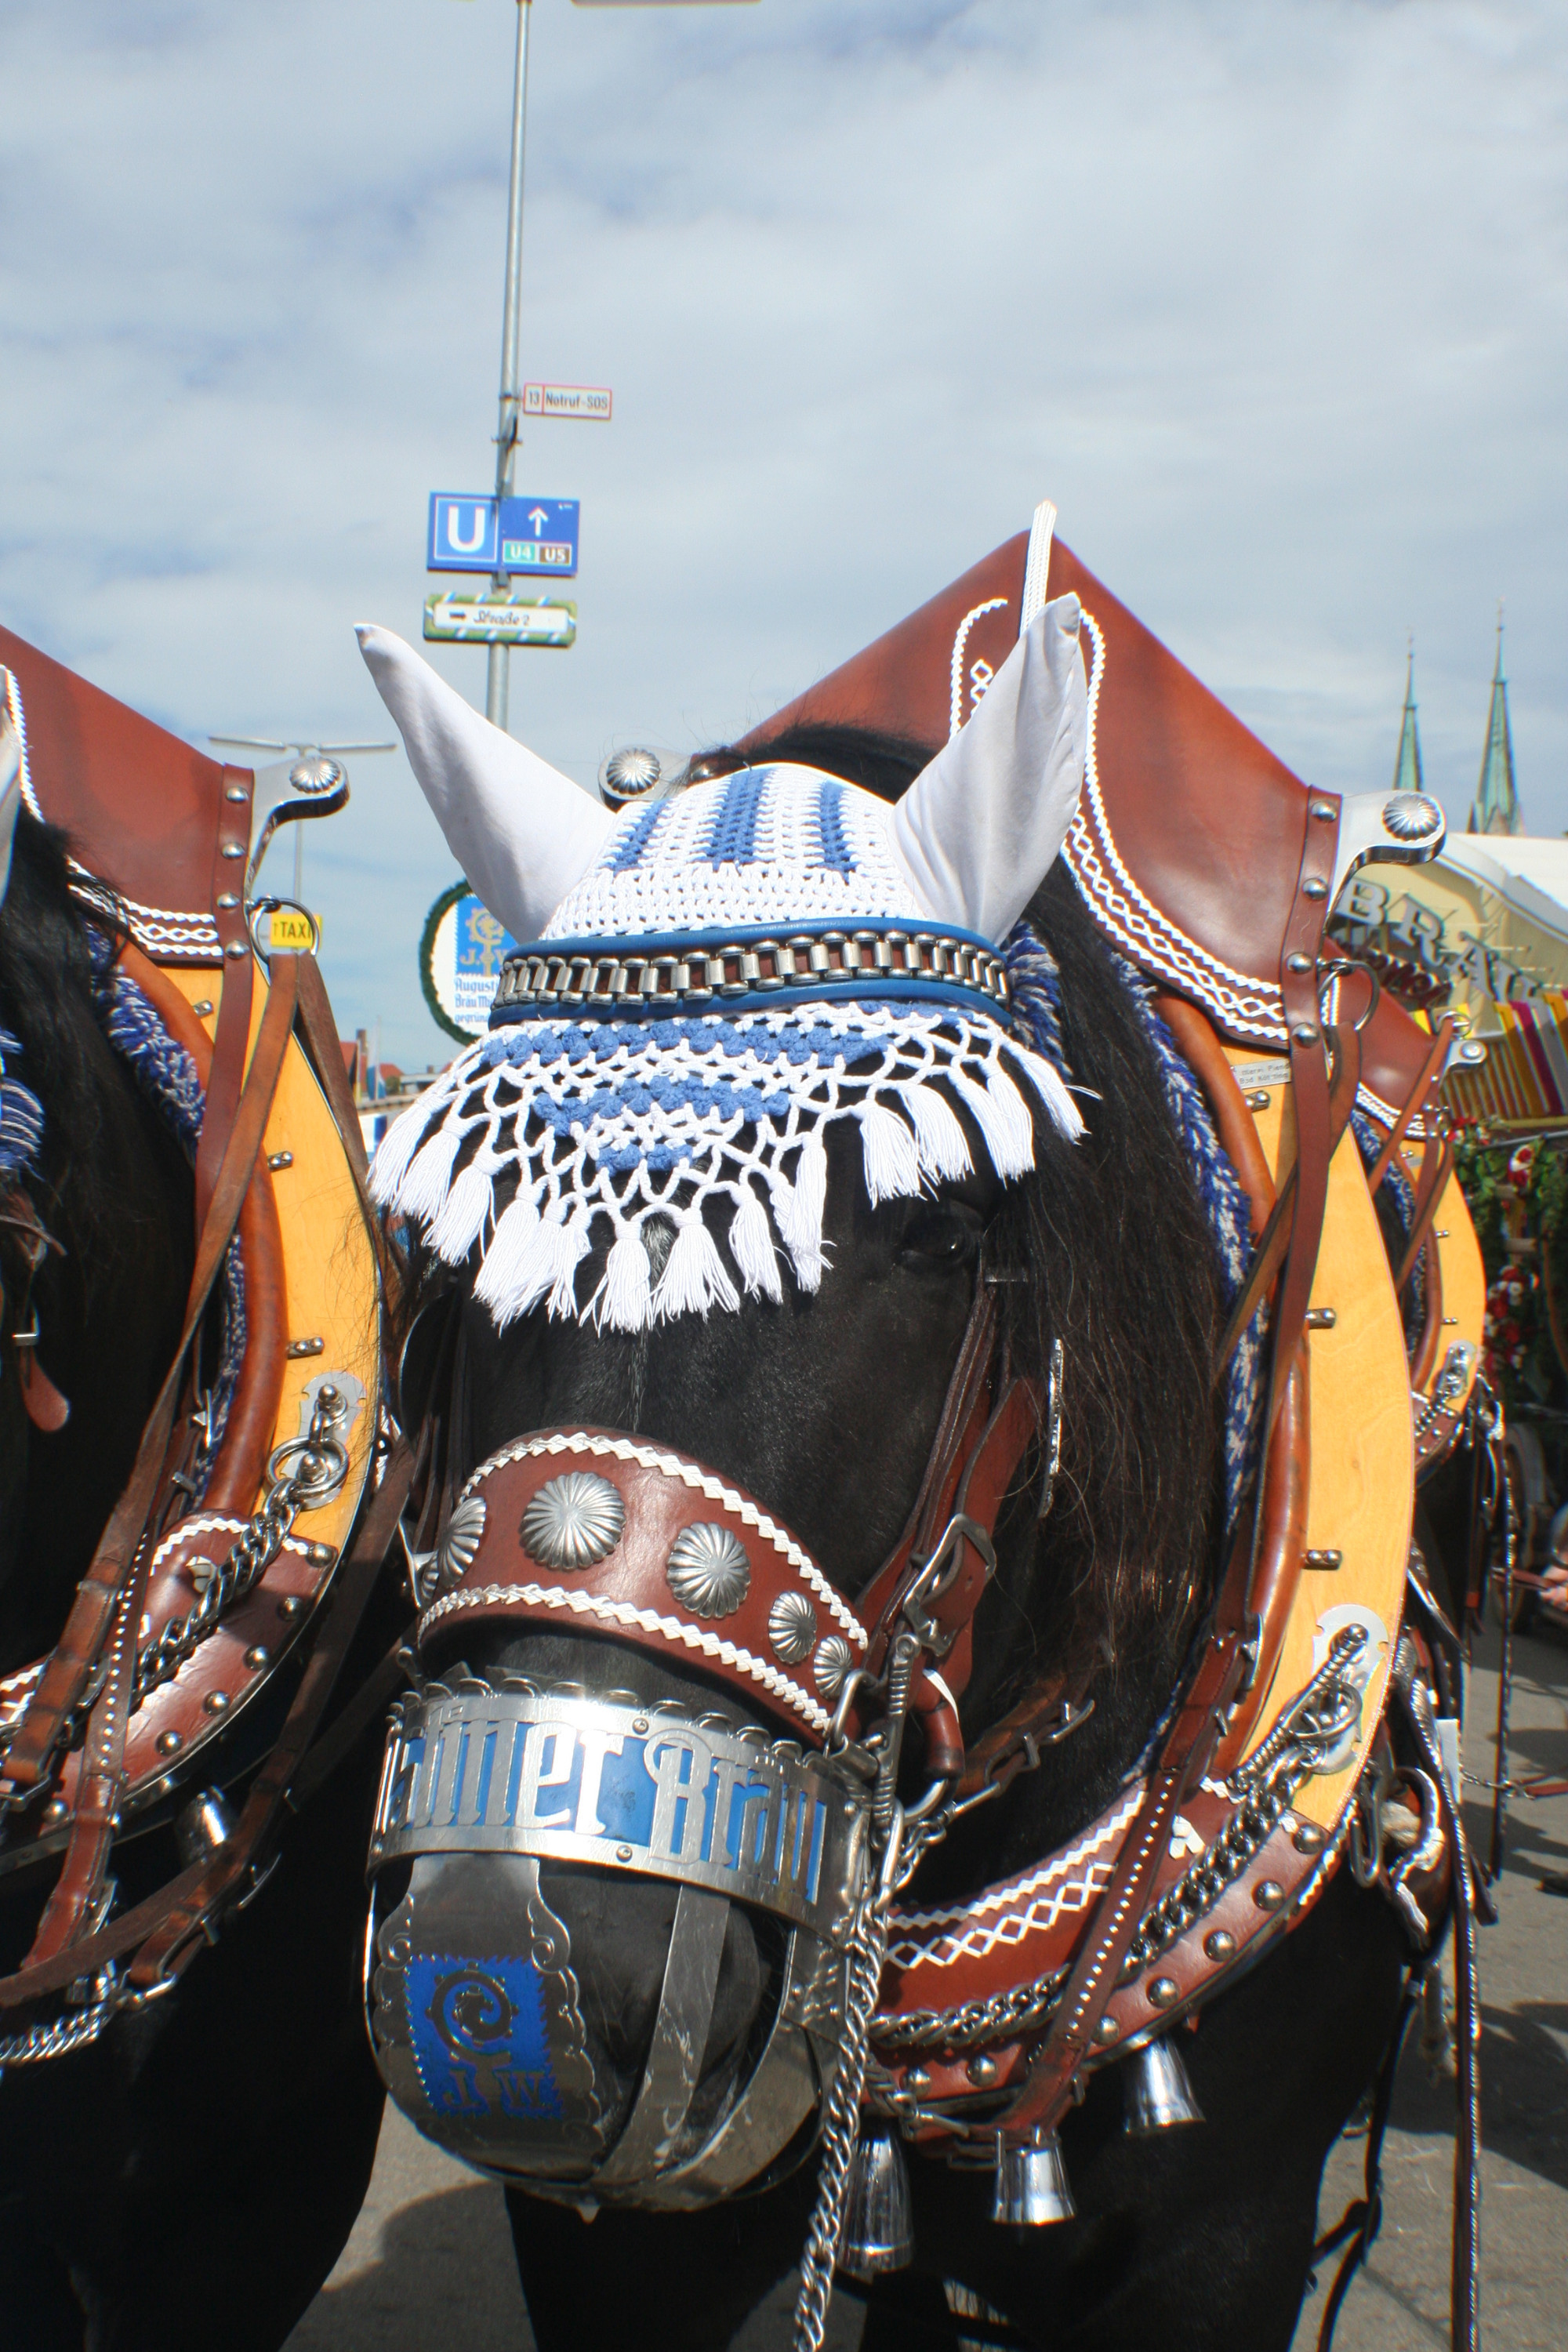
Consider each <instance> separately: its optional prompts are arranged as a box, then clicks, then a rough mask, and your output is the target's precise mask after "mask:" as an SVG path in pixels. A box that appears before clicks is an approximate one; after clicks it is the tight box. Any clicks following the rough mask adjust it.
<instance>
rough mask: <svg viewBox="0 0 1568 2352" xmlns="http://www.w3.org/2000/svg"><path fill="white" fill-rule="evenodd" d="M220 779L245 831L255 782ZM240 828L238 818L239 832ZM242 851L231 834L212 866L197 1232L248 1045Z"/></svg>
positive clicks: (250, 970) (249, 984)
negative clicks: (212, 1008)
mask: <svg viewBox="0 0 1568 2352" xmlns="http://www.w3.org/2000/svg"><path fill="white" fill-rule="evenodd" d="M223 779H224V791H225V793H226V794H227V795H229V796H231V797H236V798H238V799H240V800H243V801H244V802H245V803H247V806H246V810H245V827H244V830H245V832H246V833H247V835H248V833H249V829H250V824H249V820H250V809H249V806H248V803H249V799H250V793H251V787H252V782H253V779H252V777H251V774H250V772H249V770H248V769H245V768H230V767H226V768H225V770H224V772H223ZM238 831H239V827H238V825H237V824H236V834H237V833H238ZM219 832H220V834H221V833H224V832H226V827H224V826H221V825H220V827H219ZM243 855H244V845H243V843H237V840H235V839H229V840H220V842H219V843H218V845H217V851H216V861H215V865H214V869H213V921H214V924H215V926H216V930H217V935H218V944H219V945H220V946H221V948H222V949H223V992H222V995H221V996H220V998H219V1000H218V1009H217V1029H216V1035H215V1037H214V1039H213V1061H212V1069H211V1072H210V1074H209V1076H208V1078H207V1086H206V1097H205V1101H204V1103H203V1105H202V1131H201V1136H200V1138H199V1139H198V1141H197V1144H196V1231H197V1233H198V1234H199V1233H200V1232H201V1231H202V1230H203V1228H204V1227H205V1223H206V1220H207V1213H208V1211H209V1209H210V1208H211V1206H212V1200H213V1195H214V1193H215V1192H216V1189H217V1181H218V1174H219V1171H220V1170H221V1169H222V1166H223V1163H224V1160H225V1159H226V1157H227V1154H228V1142H229V1136H230V1133H231V1131H232V1129H233V1127H234V1122H235V1120H236V1118H237V1117H238V1115H239V1097H240V1092H241V1082H242V1080H243V1078H244V1076H245V1054H246V1047H247V1045H248V1044H249V1042H250V999H251V992H252V988H253V984H254V980H255V971H256V966H255V961H254V959H253V957H252V955H251V951H250V940H249V936H248V934H247V929H246V923H245V908H244V907H243V905H242V903H241V894H240V893H239V891H238V890H237V888H236V887H234V877H232V876H231V875H230V874H229V873H228V871H227V870H226V869H227V867H228V866H232V865H233V864H234V863H235V862H236V857H237V856H243Z"/></svg>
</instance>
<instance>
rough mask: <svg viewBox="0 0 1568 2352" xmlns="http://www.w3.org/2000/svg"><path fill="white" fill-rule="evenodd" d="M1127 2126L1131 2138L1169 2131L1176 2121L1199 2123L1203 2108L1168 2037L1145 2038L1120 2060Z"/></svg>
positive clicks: (1175, 2124) (1150, 2136)
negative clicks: (1128, 2054) (1154, 2039)
mask: <svg viewBox="0 0 1568 2352" xmlns="http://www.w3.org/2000/svg"><path fill="white" fill-rule="evenodd" d="M1122 2063H1123V2072H1122V2081H1123V2084H1124V2085H1125V2088H1126V2096H1127V2126H1126V2127H1127V2130H1128V2132H1129V2133H1130V2134H1131V2137H1132V2138H1134V2139H1150V2138H1152V2137H1153V2135H1154V2134H1155V2133H1156V2132H1163V2131H1173V2129H1174V2128H1175V2126H1177V2125H1178V2124H1201V2123H1202V2121H1203V2119H1204V2111H1203V2109H1202V2108H1201V2107H1200V2106H1199V2105H1198V2103H1197V2100H1196V2099H1195V2098H1194V2095H1193V2086H1192V2084H1191V2083H1190V2082H1189V2081H1188V2080H1187V2070H1186V2068H1185V2067H1184V2065H1183V2063H1182V2061H1181V2058H1180V2056H1179V2054H1178V2053H1177V2052H1176V2051H1175V2050H1174V2049H1173V2047H1172V2045H1171V2042H1170V2041H1169V2039H1168V2038H1167V2037H1166V2036H1164V2035H1162V2036H1161V2037H1160V2039H1159V2040H1158V2041H1156V2042H1145V2043H1144V2045H1143V2047H1142V2050H1137V2051H1134V2053H1132V2055H1131V2058H1128V2059H1125V2060H1124V2061H1123V2062H1122Z"/></svg>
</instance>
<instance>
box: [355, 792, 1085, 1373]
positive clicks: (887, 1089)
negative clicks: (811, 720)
mask: <svg viewBox="0 0 1568 2352" xmlns="http://www.w3.org/2000/svg"><path fill="white" fill-rule="evenodd" d="M671 821H672V822H674V821H675V820H673V819H672V820H671ZM1025 1087H1026V1088H1027V1089H1028V1090H1029V1092H1030V1093H1032V1096H1033V1097H1034V1101H1035V1104H1036V1106H1037V1110H1038V1113H1039V1114H1040V1115H1043V1117H1044V1118H1046V1119H1047V1120H1048V1121H1049V1123H1050V1124H1051V1125H1052V1126H1053V1127H1055V1128H1056V1129H1058V1131H1059V1132H1060V1133H1061V1134H1063V1135H1065V1136H1068V1138H1073V1139H1076V1138H1077V1137H1078V1136H1079V1135H1080V1134H1081V1133H1082V1131H1083V1118H1082V1115H1081V1113H1080V1112H1079V1108H1078V1106H1077V1104H1076V1103H1075V1102H1074V1100H1073V1098H1072V1097H1071V1095H1070V1094H1069V1093H1068V1090H1067V1087H1066V1086H1065V1085H1064V1084H1063V1082H1062V1079H1061V1076H1059V1074H1058V1072H1057V1071H1056V1070H1055V1069H1053V1068H1052V1066H1051V1065H1050V1064H1049V1062H1047V1060H1046V1059H1045V1058H1044V1057H1043V1056H1042V1055H1038V1054H1036V1053H1034V1052H1032V1051H1031V1050H1030V1049H1029V1048H1028V1047H1027V1046H1026V1045H1022V1044H1020V1043H1019V1042H1017V1040H1016V1039H1015V1038H1014V1037H1012V1036H1011V1035H1010V1034H1008V1032H1007V1031H1006V1030H1005V1028H1004V1027H1003V1026H1002V1025H1001V1024H1000V1023H999V1022H994V1021H990V1020H987V1019H986V1018H985V1016H984V1013H970V1012H969V1011H967V1010H964V1009H961V1008H959V1007H956V1006H955V1007H952V1008H948V1007H944V1006H941V1005H929V1004H913V1003H905V1002H902V1001H899V1000H894V1001H888V1002H884V1001H880V1000H877V1001H870V1002H854V1001H850V1002H846V1003H837V1004H823V1005H813V1006H810V1007H799V1006H796V1007H793V1008H787V1009H786V1008H783V1007H781V1008H780V1009H779V1010H778V1011H777V1012H773V1011H766V1012H757V1013H736V1014H734V1015H731V1016H729V1017H726V1016H725V1015H723V1014H720V1013H713V1014H704V1015H695V1016H690V1017H679V1018H673V1019H669V1020H646V1019H640V1020H639V1019H630V1020H626V1021H616V1020H613V1019H606V1020H602V1021H596V1020H591V1021H572V1020H543V1019H537V1018H535V1019H529V1020H526V1021H521V1022H519V1023H517V1024H515V1025H513V1026H511V1027H509V1028H504V1029H498V1030H496V1031H494V1032H493V1033H492V1034H490V1035H489V1036H488V1037H486V1038H483V1039H481V1040H480V1041H479V1043H478V1044H477V1045H472V1046H470V1047H469V1048H468V1051H467V1052H466V1053H464V1054H462V1055H459V1056H458V1059H457V1061H456V1062H454V1063H453V1065H452V1066H451V1068H450V1069H449V1070H448V1071H447V1072H446V1074H445V1075H444V1076H443V1077H442V1078H441V1079H440V1080H439V1081H438V1082H437V1085H436V1086H435V1087H433V1088H432V1089H431V1091H430V1093H429V1094H428V1095H427V1096H426V1097H424V1098H423V1100H421V1101H420V1102H418V1103H416V1104H415V1105H414V1107H413V1108H411V1109H410V1110H407V1111H405V1113H404V1115H403V1117H402V1118H400V1119H398V1120H397V1122H396V1123H395V1126H394V1127H393V1128H392V1129H391V1131H390V1132H389V1133H388V1135H387V1136H386V1138H385V1139H384V1142H383V1144H382V1146H381V1149H380V1150H379V1151H378V1152H377V1153H376V1157H375V1165H374V1171H373V1174H372V1187H373V1190H374V1194H375V1198H376V1200H377V1201H378V1202H380V1204H381V1205H382V1206H383V1207H384V1208H386V1209H388V1210H390V1211H391V1212H392V1213H394V1214H395V1215H397V1216H401V1217H405V1218H407V1219H409V1220H410V1221H411V1222H412V1223H416V1224H417V1225H419V1226H420V1227H421V1228H422V1229H423V1231H424V1234H425V1236H426V1241H427V1242H428V1244H429V1245H430V1247H431V1248H432V1249H433V1250H434V1251H435V1252H436V1254H437V1256H439V1257H441V1258H442V1259H444V1260H445V1261H446V1262H447V1264H448V1265H461V1264H463V1263H464V1262H465V1260H467V1259H468V1256H469V1255H470V1253H471V1252H472V1251H474V1250H475V1249H476V1248H479V1250H480V1252H481V1263H480V1265H479V1273H478V1276H477V1279H476V1282H475V1296H476V1297H478V1298H479V1299H480V1300H481V1301H482V1302H483V1303H484V1305H485V1306H487V1307H489V1310H490V1313H491V1315H492V1316H493V1318H494V1319H495V1322H496V1324H497V1326H498V1328H502V1329H504V1328H506V1326H507V1325H508V1324H510V1323H511V1322H513V1321H515V1320H516V1319H517V1318H519V1317H520V1316H522V1315H526V1314H529V1313H530V1312H531V1310H532V1309H534V1308H535V1307H539V1306H541V1305H544V1306H546V1307H547V1308H548V1311H549V1312H550V1313H551V1314H552V1315H556V1316H563V1317H587V1318H591V1319H592V1320H593V1321H594V1322H595V1324H597V1325H601V1326H603V1327H605V1328H608V1329H610V1330H616V1331H635V1330H640V1329H643V1328H647V1326H648V1325H649V1324H652V1323H657V1322H660V1321H664V1320H668V1319H669V1318H673V1317H675V1316H677V1315H693V1314H695V1315H707V1314H709V1313H710V1311H711V1310H712V1309H713V1308H715V1307H719V1308H721V1309H724V1310H726V1311H732V1310H733V1309H734V1308H736V1307H738V1306H739V1305H740V1302H741V1297H742V1293H749V1294H751V1295H752V1297H762V1298H769V1299H778V1298H780V1297H782V1296H783V1285H782V1281H781V1277H780V1269H779V1258H780V1256H781V1255H784V1256H785V1257H787V1259H788V1262H789V1264H790V1265H791V1267H792V1268H793V1271H794V1274H795V1280H796V1282H797V1283H798V1284H799V1285H800V1286H801V1288H802V1289H803V1290H806V1291H814V1290H816V1288H817V1287H818V1286H820V1284H821V1281H822V1276H823V1274H824V1271H825V1268H826V1260H825V1257H824V1254H823V1245H822V1226H823V1215H824V1211H825V1208H826V1190H827V1156H826V1150H824V1147H823V1139H822V1136H823V1129H825V1128H826V1126H827V1125H828V1124H829V1123H830V1122H831V1121H832V1120H834V1119H836V1118H837V1119H842V1118H853V1119H854V1120H856V1122H857V1123H858V1127H859V1129H860V1145H861V1164H862V1168H863V1171H864V1177H865V1183H866V1190H867V1193H868V1197H869V1199H870V1200H871V1202H872V1203H873V1204H875V1203H876V1202H879V1201H887V1200H908V1199H912V1198H914V1197H915V1196H917V1195H918V1194H919V1193H921V1192H924V1191H927V1190H929V1189H930V1188H931V1186H933V1185H934V1184H936V1183H938V1182H940V1181H942V1180H943V1179H952V1178H957V1177H962V1176H963V1175H966V1174H968V1173H969V1171H970V1168H971V1158H970V1146H969V1141H968V1139H967V1137H966V1135H965V1132H964V1128H963V1123H962V1120H961V1118H960V1116H959V1114H960V1112H962V1111H967V1113H968V1114H969V1116H970V1118H972V1119H973V1126H974V1129H976V1130H977V1131H978V1133H979V1135H980V1138H981V1140H982V1142H983V1143H984V1147H985V1150H986V1151H987V1153H988V1154H989V1156H990V1159H991V1162H992V1165H993V1167H994V1170H995V1172H996V1174H997V1175H998V1176H999V1177H1000V1178H1002V1180H1003V1181H1009V1180H1011V1179H1013V1178H1015V1177H1018V1176H1023V1175H1025V1174H1026V1173H1027V1172H1028V1171H1029V1170H1031V1169H1032V1168H1033V1167H1034V1164H1035V1116H1036V1113H1035V1112H1033V1111H1031V1108H1030V1106H1029V1103H1028V1102H1027V1101H1026V1098H1025V1093H1024V1091H1023V1090H1022V1089H1023V1088H1025ZM498 1185H500V1186H501V1187H503V1189H502V1190H500V1192H499V1193H498ZM508 1192H510V1200H509V1199H508V1198H507V1193H508ZM655 1217H658V1218H661V1219H663V1220H665V1221H666V1222H667V1223H670V1224H672V1225H673V1226H674V1228H675V1235H674V1240H673V1242H672V1244H671V1245H670V1248H669V1252H668V1257H667V1258H666V1259H665V1261H664V1264H663V1265H662V1267H661V1269H660V1272H659V1274H658V1279H657V1281H656V1280H655V1279H654V1277H653V1271H652V1265H651V1263H650V1261H649V1260H648V1257H647V1248H646V1244H645V1239H644V1234H643V1228H644V1227H645V1225H646V1224H647V1222H648V1221H649V1220H650V1219H652V1218H655ZM720 1235H722V1236H723V1241H724V1246H723V1247H721V1242H720V1238H719V1236H720ZM605 1239H607V1240H608V1242H609V1244H610V1247H609V1251H608V1256H607V1262H606V1264H605V1270H604V1273H603V1276H601V1278H600V1280H599V1282H598V1283H597V1285H596V1286H595V1289H594V1291H593V1293H592V1296H591V1297H589V1298H588V1299H587V1300H586V1301H585V1302H584V1301H580V1300H579V1298H578V1296H577V1278H578V1269H579V1267H580V1265H581V1264H582V1261H583V1260H584V1257H586V1256H587V1255H589V1253H590V1252H591V1251H592V1250H593V1248H594V1246H595V1242H596V1241H603V1240H605Z"/></svg>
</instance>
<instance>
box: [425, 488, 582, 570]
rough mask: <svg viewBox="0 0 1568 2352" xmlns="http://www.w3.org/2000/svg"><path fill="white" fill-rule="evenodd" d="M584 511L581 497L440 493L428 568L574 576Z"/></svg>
mask: <svg viewBox="0 0 1568 2352" xmlns="http://www.w3.org/2000/svg"><path fill="white" fill-rule="evenodd" d="M581 511H582V509H581V506H580V503H579V501H578V500H577V499H542V498H522V499H495V498H486V497H484V496H483V495H479V496H476V497H469V496H468V495H466V494H464V493H462V492H459V491H455V490H437V491H434V492H433V493H432V495H431V499H430V537H429V546H428V550H427V552H426V558H425V568H426V571H427V572H535V573H544V574H546V575H547V576H550V577H552V578H554V579H558V580H566V579H570V578H571V576H572V574H573V573H574V572H575V571H576V569H577V537H578V528H579V520H580V516H581Z"/></svg>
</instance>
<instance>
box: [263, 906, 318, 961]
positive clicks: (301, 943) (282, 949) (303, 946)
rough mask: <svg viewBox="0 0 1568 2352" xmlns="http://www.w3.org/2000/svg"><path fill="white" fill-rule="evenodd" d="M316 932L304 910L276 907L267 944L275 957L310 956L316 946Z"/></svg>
mask: <svg viewBox="0 0 1568 2352" xmlns="http://www.w3.org/2000/svg"><path fill="white" fill-rule="evenodd" d="M316 931H317V927H316V925H315V924H314V923H313V922H312V921H311V919H310V916H309V915H307V914H306V913H305V911H304V909H303V908H300V907H274V908H273V909H272V915H271V921H270V925H269V928H268V934H267V944H268V949H269V950H270V951H271V953H272V954H273V955H290V954H293V955H309V954H310V953H311V952H312V950H314V948H315V945H316Z"/></svg>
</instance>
